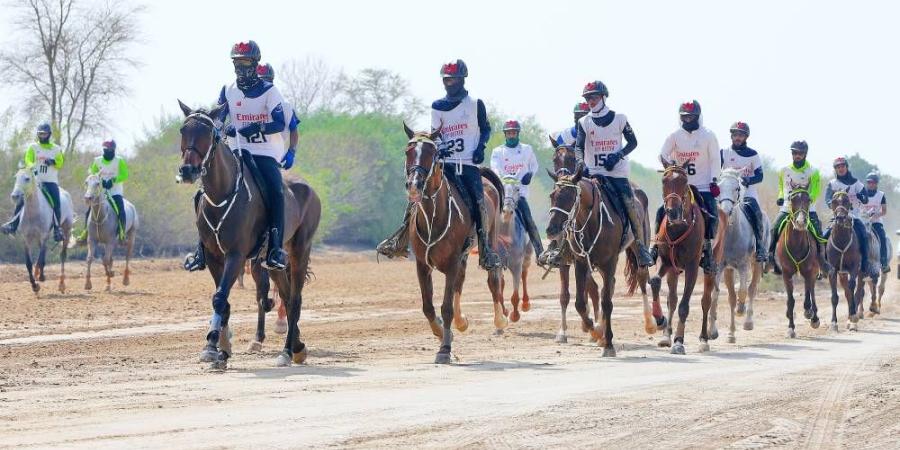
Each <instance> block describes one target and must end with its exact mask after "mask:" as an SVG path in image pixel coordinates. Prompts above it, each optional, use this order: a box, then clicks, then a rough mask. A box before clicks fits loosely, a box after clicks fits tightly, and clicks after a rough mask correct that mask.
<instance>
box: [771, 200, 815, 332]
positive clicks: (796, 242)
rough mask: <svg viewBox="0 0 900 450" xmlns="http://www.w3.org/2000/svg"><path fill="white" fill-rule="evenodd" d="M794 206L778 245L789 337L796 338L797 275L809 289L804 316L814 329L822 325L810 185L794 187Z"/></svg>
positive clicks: (783, 226)
mask: <svg viewBox="0 0 900 450" xmlns="http://www.w3.org/2000/svg"><path fill="white" fill-rule="evenodd" d="M788 201H789V205H790V208H789V209H788V220H786V221H785V222H784V225H782V230H781V231H780V233H781V237H780V238H779V239H778V245H777V246H776V247H775V252H776V253H775V256H776V260H777V262H778V265H779V267H781V272H782V273H781V278H782V279H783V280H784V289H785V291H786V292H787V319H788V332H787V337H789V338H795V337H797V333H796V332H795V331H794V328H795V327H794V275H798V274H799V275H801V276H803V280H804V286H805V292H804V299H803V312H804V316H805V317H806V318H807V319H809V325H810V326H811V327H812V328H819V315H818V307H817V306H816V295H815V292H816V276H817V275H818V273H819V258H818V256H819V254H818V249H817V248H816V242H815V239H816V237H815V236H814V235H813V232H812V231H811V230H810V227H811V226H812V225H811V222H810V221H809V205H810V197H809V191H808V190H807V186H795V185H792V186H791V193H790V195H789V196H788Z"/></svg>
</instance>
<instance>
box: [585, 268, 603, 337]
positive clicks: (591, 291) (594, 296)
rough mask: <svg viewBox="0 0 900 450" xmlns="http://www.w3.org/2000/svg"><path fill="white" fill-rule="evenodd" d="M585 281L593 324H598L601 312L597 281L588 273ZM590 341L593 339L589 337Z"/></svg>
mask: <svg viewBox="0 0 900 450" xmlns="http://www.w3.org/2000/svg"><path fill="white" fill-rule="evenodd" d="M585 281H586V283H585V287H586V288H587V295H588V296H589V297H590V298H591V306H593V308H594V322H599V321H600V314H601V313H602V310H601V309H600V286H599V285H597V281H596V280H594V277H593V275H592V274H591V273H590V272H589V273H588V276H587V280H585ZM584 331H587V330H584ZM591 339H592V340H593V337H591Z"/></svg>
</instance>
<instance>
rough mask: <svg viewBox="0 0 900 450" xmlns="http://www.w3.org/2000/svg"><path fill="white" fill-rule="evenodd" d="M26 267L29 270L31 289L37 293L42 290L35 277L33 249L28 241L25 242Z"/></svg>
mask: <svg viewBox="0 0 900 450" xmlns="http://www.w3.org/2000/svg"><path fill="white" fill-rule="evenodd" d="M25 269H27V270H28V282H29V283H31V291H32V292H34V293H35V295H37V293H38V292H39V291H40V290H41V285H39V284H37V282H36V281H35V279H34V269H35V268H34V264H33V263H32V261H31V249H30V248H29V247H28V242H27V241H26V242H25Z"/></svg>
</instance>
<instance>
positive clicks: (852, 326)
mask: <svg viewBox="0 0 900 450" xmlns="http://www.w3.org/2000/svg"><path fill="white" fill-rule="evenodd" d="M847 329H848V330H850V331H857V330H859V325H858V324H855V323H848V324H847Z"/></svg>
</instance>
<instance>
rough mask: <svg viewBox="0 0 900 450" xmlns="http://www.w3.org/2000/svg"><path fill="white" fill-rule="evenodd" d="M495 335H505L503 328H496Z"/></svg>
mask: <svg viewBox="0 0 900 450" xmlns="http://www.w3.org/2000/svg"><path fill="white" fill-rule="evenodd" d="M494 336H503V328H495V329H494Z"/></svg>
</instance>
